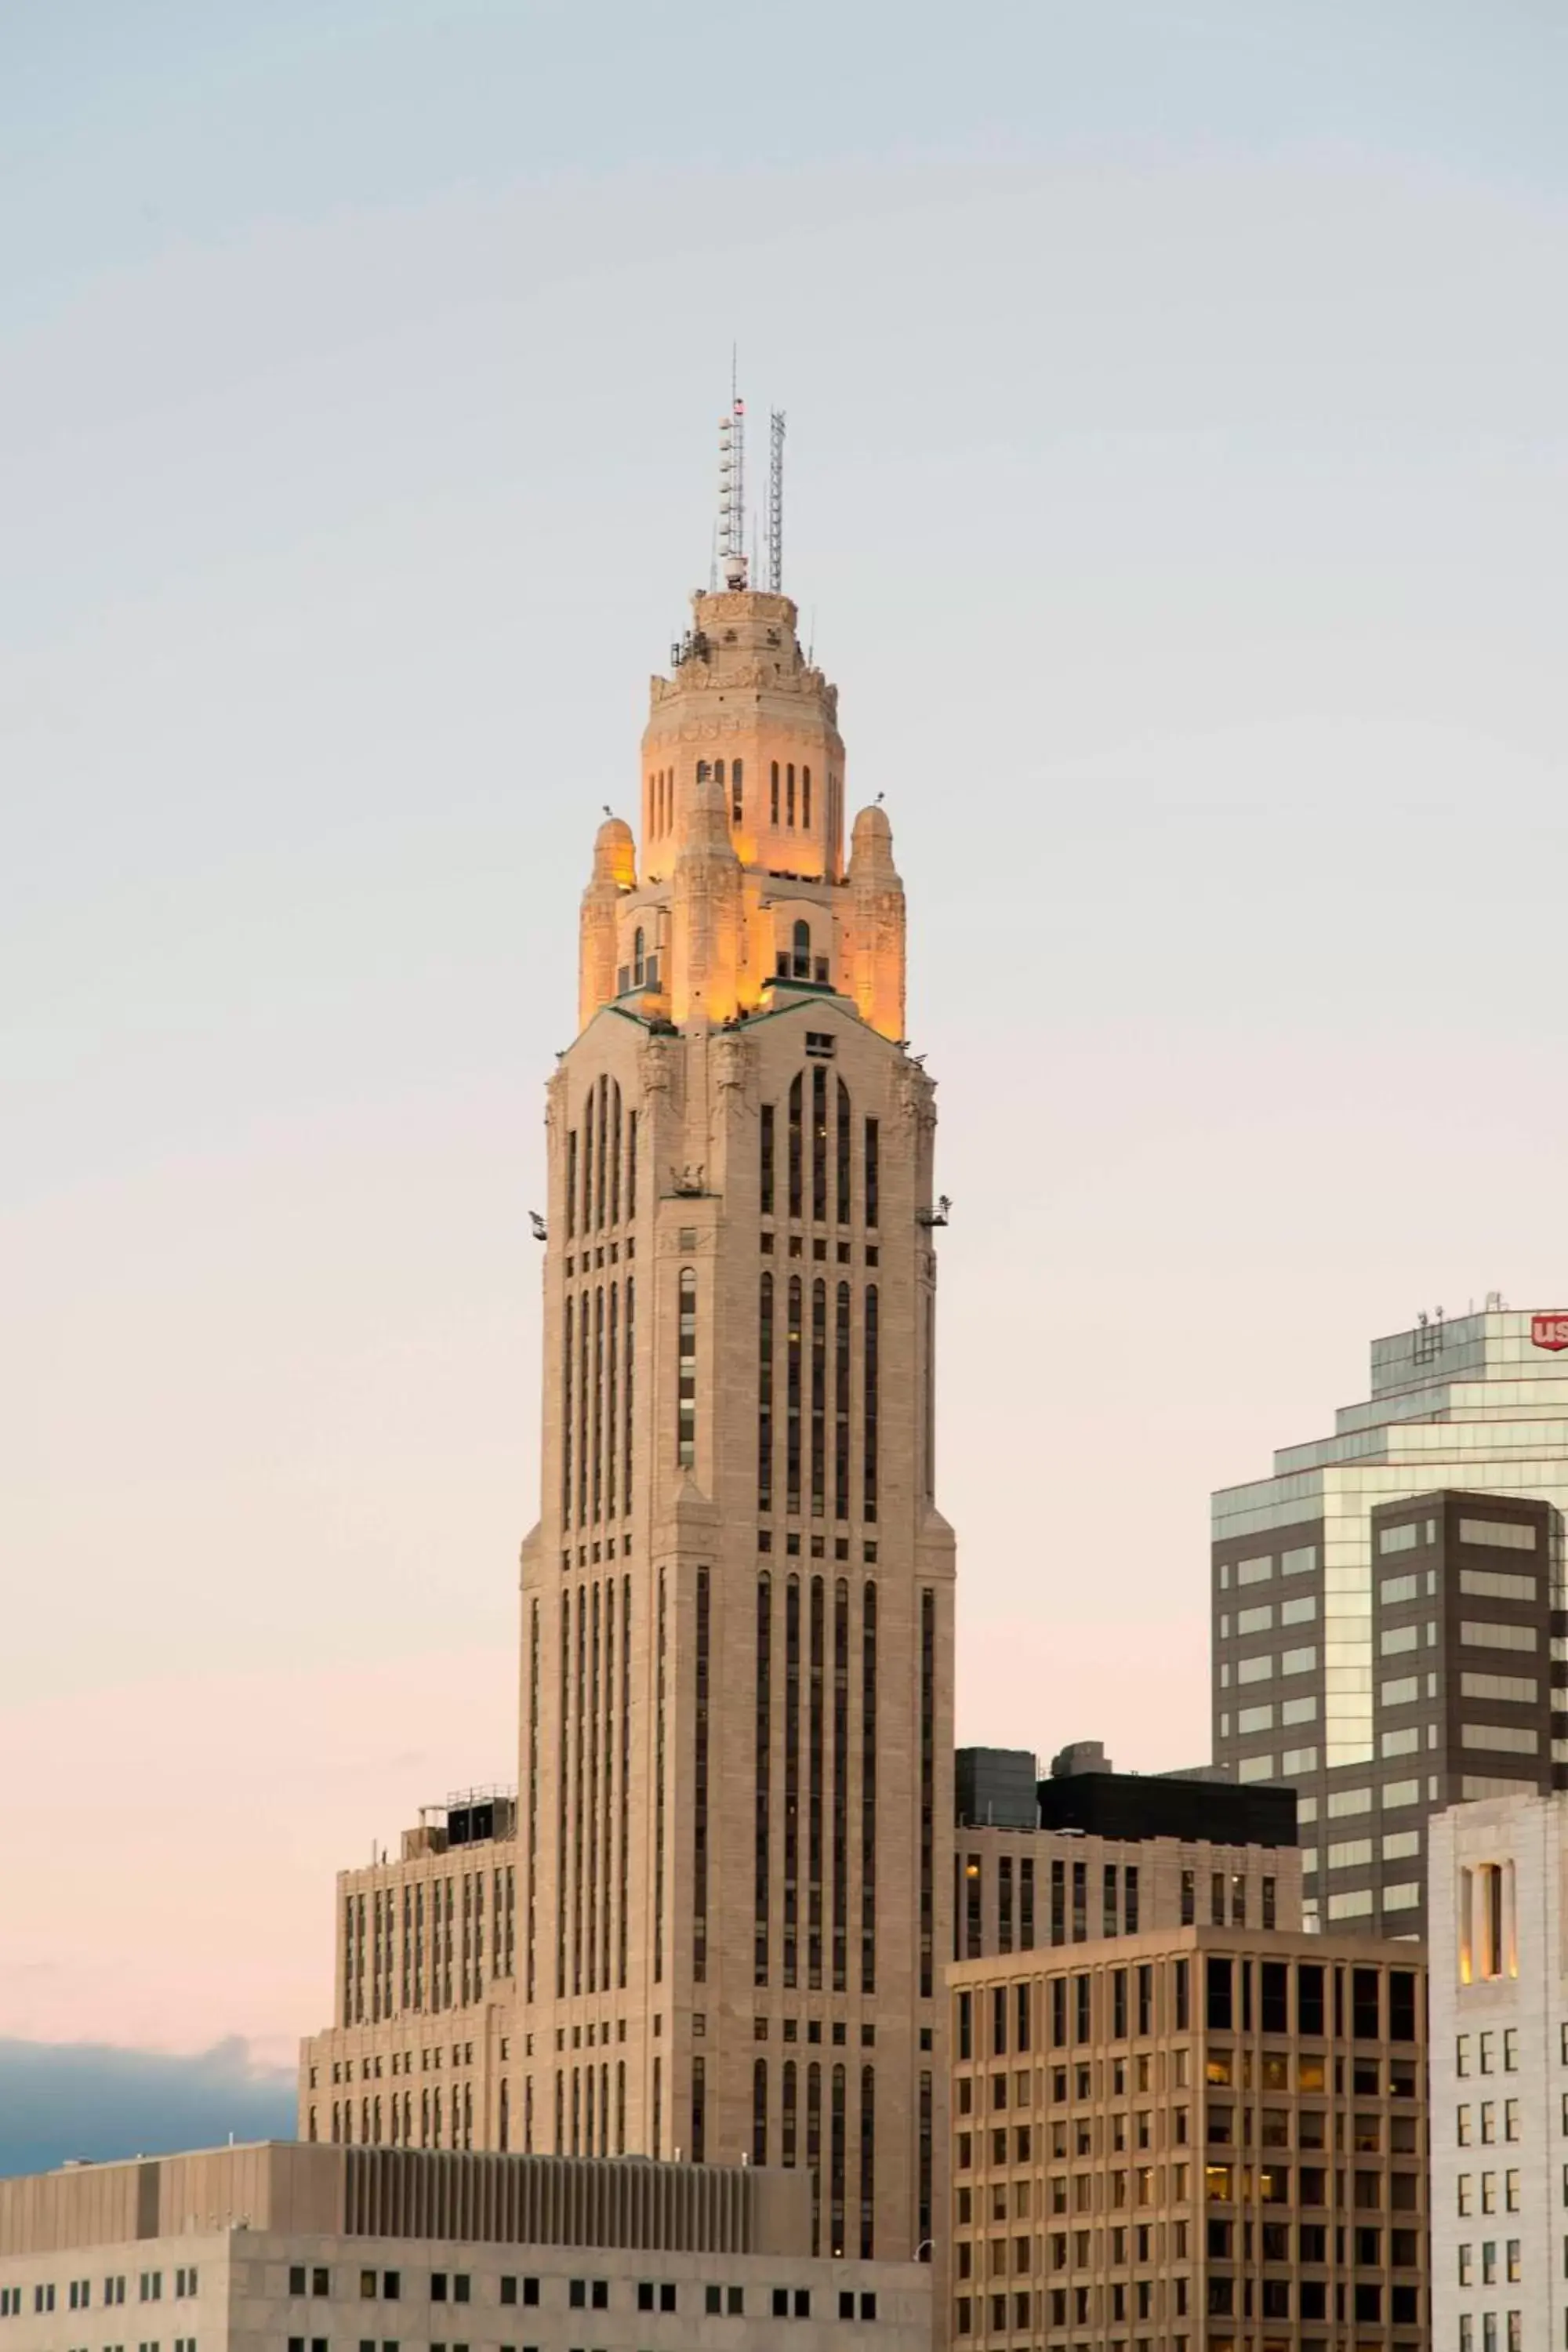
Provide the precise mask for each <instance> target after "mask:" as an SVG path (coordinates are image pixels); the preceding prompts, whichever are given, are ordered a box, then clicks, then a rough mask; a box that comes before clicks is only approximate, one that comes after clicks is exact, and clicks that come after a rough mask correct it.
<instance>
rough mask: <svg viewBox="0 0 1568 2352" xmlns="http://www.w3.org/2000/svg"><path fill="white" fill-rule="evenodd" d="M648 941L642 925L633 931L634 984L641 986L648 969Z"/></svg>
mask: <svg viewBox="0 0 1568 2352" xmlns="http://www.w3.org/2000/svg"><path fill="white" fill-rule="evenodd" d="M646 950H647V941H646V940H645V939H644V937H643V934H642V930H641V929H640V927H639V928H638V929H637V930H636V931H634V932H633V933H632V986H633V987H634V988H640V987H641V986H642V984H643V975H644V973H645V972H646V971H647V952H646Z"/></svg>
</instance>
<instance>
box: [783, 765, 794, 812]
mask: <svg viewBox="0 0 1568 2352" xmlns="http://www.w3.org/2000/svg"><path fill="white" fill-rule="evenodd" d="M784 823H785V824H787V825H790V826H793V825H794V824H795V761H793V760H788V761H785V762H784Z"/></svg>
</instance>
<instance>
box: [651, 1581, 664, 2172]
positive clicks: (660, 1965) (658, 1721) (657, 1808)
mask: <svg viewBox="0 0 1568 2352" xmlns="http://www.w3.org/2000/svg"><path fill="white" fill-rule="evenodd" d="M665 1655H666V1629H665V1572H664V1570H663V1569H662V1568H661V1569H660V1570H659V1571H658V1626H657V1629H656V1639H655V1648H654V1718H653V1725H654V1727H653V1980H654V1982H655V1984H658V1983H660V1982H662V1980H663V1977H664V1777H665V1776H664V1735H665V1722H664V1714H665V1709H664V1670H665ZM653 2063H654V2084H655V2092H654V2095H655V2099H656V2101H657V2099H658V2059H657V2058H656V2059H655V2060H654V2062H653ZM654 2154H655V2155H656V2156H657V2155H658V2124H657V2123H656V2124H655V2126H654Z"/></svg>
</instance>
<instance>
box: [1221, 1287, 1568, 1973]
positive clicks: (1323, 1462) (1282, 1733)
mask: <svg viewBox="0 0 1568 2352" xmlns="http://www.w3.org/2000/svg"><path fill="white" fill-rule="evenodd" d="M1565 1342H1568V1323H1564V1322H1563V1319H1562V1318H1558V1317H1556V1316H1554V1315H1550V1314H1542V1313H1539V1312H1538V1313H1533V1314H1532V1313H1521V1312H1518V1311H1514V1310H1510V1309H1507V1308H1503V1307H1494V1306H1489V1307H1487V1308H1486V1309H1485V1310H1484V1311H1482V1312H1481V1313H1479V1314H1473V1315H1468V1316H1465V1317H1464V1318H1456V1319H1455V1320H1454V1321H1452V1322H1449V1323H1445V1322H1443V1321H1442V1320H1441V1319H1440V1318H1439V1319H1438V1320H1436V1321H1433V1322H1427V1323H1422V1324H1419V1325H1417V1326H1416V1327H1415V1329H1413V1330H1409V1331H1403V1332H1397V1333H1395V1334H1394V1336H1393V1337H1392V1338H1389V1339H1378V1340H1374V1341H1373V1349H1372V1394H1371V1396H1370V1398H1369V1399H1368V1401H1367V1402H1365V1403H1362V1404H1355V1405H1351V1406H1347V1407H1344V1408H1342V1410H1341V1412H1339V1413H1338V1414H1337V1415H1336V1425H1335V1433H1334V1434H1333V1436H1331V1437H1328V1438H1322V1439H1319V1440H1316V1441H1314V1442H1312V1443H1311V1444H1305V1445H1296V1446H1288V1447H1286V1448H1284V1449H1283V1450H1282V1451H1280V1452H1279V1453H1278V1454H1276V1456H1275V1467H1274V1475H1273V1476H1272V1477H1269V1478H1265V1479H1259V1480H1258V1481H1256V1482H1255V1483H1253V1484H1250V1485H1247V1486H1233V1487H1228V1488H1226V1489H1224V1490H1223V1491H1222V1492H1220V1493H1219V1494H1217V1495H1215V1497H1214V1506H1213V1508H1214V1519H1213V1539H1214V1540H1213V1601H1212V1605H1213V1656H1214V1687H1213V1708H1214V1738H1215V1748H1214V1752H1215V1759H1216V1761H1219V1762H1221V1763H1225V1764H1228V1765H1229V1766H1231V1767H1232V1769H1234V1770H1235V1772H1236V1773H1237V1778H1238V1779H1240V1780H1250V1781H1258V1780H1285V1781H1289V1782H1292V1783H1293V1784H1294V1785H1295V1786H1296V1788H1297V1789H1298V1790H1299V1791H1300V1822H1301V1828H1300V1838H1301V1844H1302V1847H1303V1852H1304V1860H1305V1862H1306V1880H1305V1886H1306V1899H1307V1908H1308V1913H1309V1916H1311V1914H1312V1912H1313V1911H1314V1910H1315V1911H1316V1913H1317V1916H1319V1917H1320V1918H1321V1922H1322V1924H1323V1925H1324V1926H1333V1927H1347V1928H1350V1927H1353V1928H1355V1929H1357V1930H1363V1931H1372V1930H1373V1929H1376V1928H1379V1927H1381V1929H1382V1930H1383V1932H1384V1933H1385V1934H1389V1935H1413V1934H1418V1933H1420V1932H1422V1930H1423V1928H1424V1925H1425V1895H1424V1891H1423V1885H1422V1881H1423V1877H1424V1870H1425V1844H1426V1833H1425V1824H1426V1816H1427V1814H1428V1813H1429V1812H1430V1811H1434V1810H1435V1809H1436V1808H1437V1807H1439V1806H1442V1805H1445V1804H1450V1803H1453V1802H1456V1801H1463V1800H1465V1799H1467V1798H1474V1797H1479V1796H1484V1795H1490V1794H1494V1793H1498V1794H1500V1793H1505V1792H1507V1791H1510V1790H1514V1789H1550V1788H1552V1786H1553V1785H1554V1784H1555V1785H1557V1786H1564V1785H1568V1713H1563V1712H1557V1711H1554V1707H1553V1698H1554V1693H1553V1689H1552V1685H1553V1682H1554V1680H1556V1679H1557V1678H1558V1677H1559V1676H1561V1677H1562V1678H1563V1679H1564V1680H1568V1664H1562V1663H1560V1661H1562V1660H1563V1659H1565V1658H1568V1640H1565V1639H1564V1635H1565V1634H1568V1615H1565V1614H1564V1594H1563V1513H1564V1510H1565V1509H1568V1344H1565ZM1482 1498H1486V1499H1484V1500H1483V1499H1482ZM1559 1706H1561V1707H1563V1708H1568V1692H1564V1693H1563V1695H1562V1697H1561V1699H1560V1701H1559Z"/></svg>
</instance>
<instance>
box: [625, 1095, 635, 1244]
mask: <svg viewBox="0 0 1568 2352" xmlns="http://www.w3.org/2000/svg"><path fill="white" fill-rule="evenodd" d="M636 1215H637V1113H636V1111H635V1110H631V1111H628V1112H627V1113H626V1223H627V1224H628V1225H629V1224H630V1223H631V1222H632V1220H633V1218H634V1217H635V1216H636Z"/></svg>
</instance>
